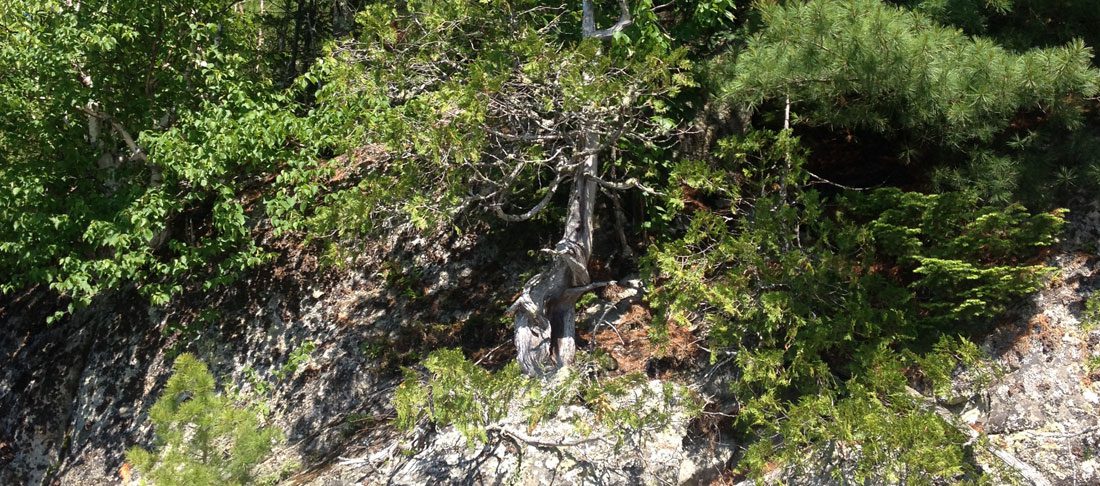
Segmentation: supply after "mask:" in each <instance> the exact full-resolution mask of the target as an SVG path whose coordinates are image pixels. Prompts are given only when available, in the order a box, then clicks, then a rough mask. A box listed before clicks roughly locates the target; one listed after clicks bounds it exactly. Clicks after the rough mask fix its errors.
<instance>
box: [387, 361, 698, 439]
mask: <svg viewBox="0 0 1100 486" xmlns="http://www.w3.org/2000/svg"><path fill="white" fill-rule="evenodd" d="M582 359H583V356H582ZM423 364H424V367H425V368H426V369H427V371H428V374H427V376H426V377H421V376H419V375H418V374H417V373H416V372H414V371H412V370H409V369H406V371H405V380H404V381H403V382H402V383H401V385H399V386H398V388H397V391H396V392H395V393H394V399H393V403H394V407H395V408H396V409H397V419H396V424H397V425H398V427H400V428H403V429H406V430H409V429H412V428H414V427H417V426H418V425H420V422H421V420H427V421H429V422H431V423H434V424H436V425H441V426H442V425H454V426H455V427H456V428H458V430H459V431H461V432H462V434H463V435H464V436H465V437H466V439H467V441H468V443H469V444H471V445H472V444H474V443H475V442H485V441H487V440H488V439H489V438H488V433H487V432H488V431H487V427H489V426H491V425H496V424H495V422H497V421H499V420H500V419H502V418H504V416H505V415H506V414H508V413H509V411H510V408H509V407H513V406H514V407H517V410H518V411H519V413H521V414H522V415H523V417H524V418H525V419H526V422H527V428H528V430H533V429H535V427H537V426H538V425H539V423H541V422H542V421H544V420H547V419H551V418H553V417H554V416H555V415H557V413H558V411H559V410H560V409H561V408H562V407H563V406H566V405H574V404H575V405H583V406H584V407H586V408H588V409H589V410H590V411H591V412H592V413H593V414H594V415H595V418H596V422H595V423H584V422H576V423H574V424H573V425H574V427H576V429H577V431H578V432H579V433H581V434H585V435H587V434H590V433H592V431H593V429H594V427H595V426H603V427H605V428H607V429H608V430H609V431H610V434H611V436H612V437H614V438H615V440H616V441H617V442H616V443H617V446H622V445H624V444H625V443H626V441H627V440H629V439H636V438H637V437H638V436H639V434H640V433H641V432H643V431H646V430H656V429H660V428H663V427H665V426H667V425H668V424H669V423H670V421H671V420H672V419H673V414H674V413H681V414H683V417H686V418H691V417H694V416H695V415H697V414H698V413H699V412H700V410H701V405H700V401H699V400H698V398H697V397H695V396H694V395H693V394H692V392H691V391H690V390H689V389H687V388H685V387H682V386H678V385H675V384H673V383H663V384H662V386H661V387H659V389H658V388H656V387H653V386H650V384H649V383H648V382H647V379H646V377H645V376H644V375H641V374H630V375H624V376H620V377H614V378H608V379H596V378H590V377H583V376H581V375H580V374H577V373H573V372H569V373H568V374H566V375H563V376H562V377H561V379H560V380H558V379H556V380H555V381H554V382H553V383H550V382H543V381H539V380H534V379H530V378H527V377H525V376H523V375H521V374H520V373H519V369H518V366H517V365H516V363H511V364H509V365H508V366H506V367H505V368H504V369H502V370H500V371H497V372H495V373H493V372H489V371H487V370H485V369H484V368H481V367H479V366H478V365H476V364H474V363H471V362H470V361H468V360H466V358H465V357H464V356H463V355H462V352H461V351H459V350H449V349H444V350H439V351H435V352H432V353H431V354H430V355H429V356H428V358H427V359H425V360H424V363H423Z"/></svg>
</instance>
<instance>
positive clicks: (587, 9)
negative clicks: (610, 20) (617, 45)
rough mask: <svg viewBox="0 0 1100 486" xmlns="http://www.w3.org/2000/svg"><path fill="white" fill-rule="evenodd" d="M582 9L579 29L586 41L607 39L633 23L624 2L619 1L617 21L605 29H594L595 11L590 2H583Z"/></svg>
mask: <svg viewBox="0 0 1100 486" xmlns="http://www.w3.org/2000/svg"><path fill="white" fill-rule="evenodd" d="M582 8H583V14H584V17H583V19H582V20H581V29H582V30H583V31H584V37H585V38H586V39H607V38H609V37H611V36H613V35H615V34H616V33H618V32H619V31H621V30H623V29H625V28H627V27H628V26H629V25H630V24H631V23H632V22H633V20H632V19H631V18H630V6H629V5H627V4H626V0H619V21H618V22H615V25H612V26H611V27H608V28H606V29H598V30H597V29H596V11H595V9H594V8H593V7H592V0H584V2H583V7H582Z"/></svg>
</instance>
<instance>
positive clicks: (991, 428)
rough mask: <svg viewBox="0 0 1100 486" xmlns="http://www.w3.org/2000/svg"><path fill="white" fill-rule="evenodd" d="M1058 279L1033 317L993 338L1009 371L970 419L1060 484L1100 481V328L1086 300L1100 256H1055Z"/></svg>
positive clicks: (1098, 284) (1037, 300) (1096, 282)
mask: <svg viewBox="0 0 1100 486" xmlns="http://www.w3.org/2000/svg"><path fill="white" fill-rule="evenodd" d="M1052 264H1054V265H1056V266H1057V267H1058V268H1059V274H1058V275H1057V276H1056V278H1055V282H1054V283H1053V284H1052V285H1051V286H1050V287H1049V288H1047V289H1045V290H1043V291H1041V292H1039V293H1038V294H1037V295H1035V296H1034V297H1033V302H1032V307H1031V308H1030V309H1029V312H1027V314H1030V317H1028V318H1026V319H1024V320H1022V321H1020V322H1019V323H1018V324H1017V325H1015V326H1004V327H1003V328H1001V329H999V330H998V332H997V333H996V334H994V335H993V336H991V337H990V338H989V339H988V340H987V342H986V346H985V347H986V349H987V350H988V351H990V352H991V353H992V354H993V355H994V356H996V357H997V359H996V362H997V363H998V364H999V365H1000V367H1001V369H1002V371H1003V372H1004V374H1003V376H1001V377H1000V378H998V379H997V380H995V381H994V382H993V383H992V384H991V385H990V386H989V387H988V389H987V390H986V391H985V392H984V393H983V395H982V396H980V397H979V399H978V400H974V401H973V403H972V404H971V406H970V407H969V408H970V409H972V410H973V412H971V413H967V412H966V411H964V412H963V415H964V417H966V418H967V420H968V421H969V422H971V423H972V424H973V426H975V427H979V428H981V429H984V431H985V433H986V434H988V435H989V437H990V439H991V440H993V441H994V443H997V444H1001V445H1002V447H1003V448H1004V449H1006V450H1008V451H1010V452H1012V453H1014V454H1015V455H1016V456H1017V457H1019V458H1020V459H1022V460H1023V461H1025V462H1027V463H1029V464H1031V465H1032V466H1034V467H1035V468H1036V469H1037V470H1038V471H1040V472H1041V473H1043V474H1044V475H1045V476H1046V477H1047V478H1048V479H1049V480H1050V481H1051V482H1052V483H1053V484H1066V485H1071V484H1100V462H1098V455H1100V380H1098V379H1100V375H1096V374H1094V373H1093V371H1092V370H1090V369H1089V365H1088V361H1089V359H1090V358H1092V357H1094V356H1100V347H1098V346H1097V345H1098V344H1100V329H1091V330H1088V329H1085V328H1083V327H1082V322H1081V312H1082V310H1083V308H1084V302H1085V300H1086V298H1088V297H1089V296H1090V295H1092V294H1093V293H1094V292H1096V291H1097V290H1098V289H1100V260H1098V259H1097V258H1096V256H1095V255H1089V254H1084V253H1074V254H1062V255H1058V256H1057V257H1055V258H1054V259H1053V262H1052Z"/></svg>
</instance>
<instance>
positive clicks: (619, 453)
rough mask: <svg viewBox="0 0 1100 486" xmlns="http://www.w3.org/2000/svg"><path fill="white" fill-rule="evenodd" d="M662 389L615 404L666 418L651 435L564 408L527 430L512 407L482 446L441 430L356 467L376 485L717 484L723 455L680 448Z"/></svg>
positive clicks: (672, 406) (677, 416)
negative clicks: (706, 481) (401, 451)
mask: <svg viewBox="0 0 1100 486" xmlns="http://www.w3.org/2000/svg"><path fill="white" fill-rule="evenodd" d="M664 386H665V384H664V383H662V382H660V381H657V380H652V381H649V382H646V383H643V384H641V385H640V386H638V387H637V388H635V389H633V390H631V391H630V392H629V393H628V394H627V396H626V397H623V398H621V399H620V401H621V402H625V403H624V404H623V405H624V406H630V405H632V404H638V405H639V406H640V410H639V412H640V413H641V414H643V415H648V414H662V415H666V416H667V421H662V423H660V424H655V425H654V426H652V427H646V428H641V429H630V428H629V427H628V426H626V425H625V424H602V423H601V421H600V420H599V419H598V418H597V417H596V416H595V415H594V414H593V413H592V411H591V410H589V409H587V408H584V407H581V406H577V405H571V406H566V407H563V408H562V409H561V410H559V412H558V414H557V415H556V416H554V417H550V418H549V419H547V420H544V421H542V422H540V424H539V425H538V426H536V427H534V428H530V427H529V424H528V421H527V419H526V417H525V415H524V413H523V412H522V409H523V404H522V403H521V402H520V401H517V402H516V403H514V404H513V406H512V407H511V411H510V413H509V414H508V415H507V416H506V417H505V418H503V419H502V420H500V421H498V422H495V423H494V424H492V425H491V426H490V428H489V432H490V434H489V438H490V440H489V442H488V443H487V444H484V445H470V444H469V443H468V442H467V441H466V439H465V438H464V437H463V436H462V434H460V433H459V432H458V430H456V429H455V428H454V427H447V428H445V429H443V430H440V431H436V432H432V433H431V434H432V435H431V437H430V439H429V440H426V441H424V442H423V444H422V446H421V447H420V448H419V449H415V448H414V449H413V450H412V451H411V452H410V453H406V454H405V455H403V454H393V451H392V450H383V451H380V452H379V453H376V454H375V455H373V456H370V457H369V458H367V459H366V460H364V461H362V462H360V463H359V465H360V467H366V468H371V469H373V470H376V471H377V474H376V475H375V476H374V478H373V481H377V482H378V483H388V484H410V485H412V484H432V483H441V484H466V483H481V482H484V483H487V484H524V485H541V484H548V483H553V484H566V485H570V484H669V483H675V484H683V483H688V482H692V483H697V482H702V481H703V480H704V479H710V478H713V477H716V476H717V474H718V473H720V471H721V466H722V464H723V459H720V458H719V456H721V455H722V454H720V453H719V454H713V453H712V454H708V453H707V451H706V450H703V449H702V448H696V449H692V448H688V447H685V446H684V443H685V440H684V438H685V436H686V435H687V424H688V417H687V416H686V415H685V413H684V408H683V403H678V402H676V401H673V402H666V401H664V400H662V399H661V397H662V394H663V393H664V390H663V388H664ZM578 424H583V425H582V426H580V427H578ZM620 426H621V428H619V427H620ZM587 429H590V430H587ZM413 447H415V445H414V446H413ZM722 452H727V453H728V451H722ZM352 464H354V463H349V465H352Z"/></svg>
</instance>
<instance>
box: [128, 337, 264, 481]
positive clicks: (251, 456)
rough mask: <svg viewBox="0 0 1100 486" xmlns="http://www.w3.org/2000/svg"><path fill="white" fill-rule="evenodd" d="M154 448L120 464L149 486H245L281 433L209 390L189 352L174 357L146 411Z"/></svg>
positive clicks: (209, 380) (210, 381)
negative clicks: (138, 474)
mask: <svg viewBox="0 0 1100 486" xmlns="http://www.w3.org/2000/svg"><path fill="white" fill-rule="evenodd" d="M149 419H150V420H151V421H152V422H153V426H154V429H155V431H156V436H157V439H156V448H155V449H154V450H153V451H148V450H145V449H142V448H140V447H134V448H131V449H130V450H129V451H127V453H126V460H127V461H128V462H130V463H132V464H133V465H134V466H135V467H136V468H137V469H138V471H140V472H141V478H142V480H144V481H148V482H150V483H152V484H155V485H175V484H179V485H221V484H247V483H251V482H252V481H253V479H254V476H253V469H254V467H255V466H256V465H257V464H259V463H260V462H262V461H263V460H264V459H265V458H266V457H267V455H268V454H269V453H270V452H271V450H272V447H273V446H274V445H275V443H276V442H278V441H280V440H281V439H282V434H281V433H280V432H279V431H277V430H275V429H273V428H270V427H262V426H261V422H262V420H263V419H262V416H261V415H260V414H259V413H258V412H257V411H256V410H254V409H252V408H249V407H246V406H240V405H237V404H235V403H234V402H233V400H231V399H229V398H228V397H226V396H224V395H222V394H219V393H218V392H217V390H216V389H215V383H214V376H213V375H211V374H210V371H209V370H207V368H206V365H205V364H203V363H202V362H201V361H199V360H198V359H196V358H195V357H194V356H192V355H190V354H181V355H180V356H179V357H178V358H176V362H175V364H174V366H173V374H172V377H171V378H169V379H168V384H167V386H166V387H165V389H164V392H162V394H161V397H160V398H159V399H158V400H157V402H156V403H155V404H154V405H153V407H152V409H150V411H149Z"/></svg>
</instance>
